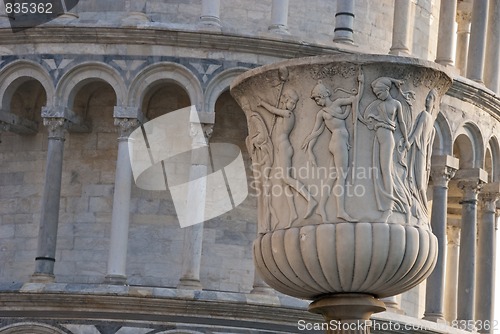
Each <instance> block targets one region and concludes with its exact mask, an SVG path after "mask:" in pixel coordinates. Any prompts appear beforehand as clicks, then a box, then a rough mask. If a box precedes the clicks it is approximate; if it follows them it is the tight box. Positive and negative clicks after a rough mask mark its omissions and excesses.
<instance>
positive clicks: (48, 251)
mask: <svg viewBox="0 0 500 334" xmlns="http://www.w3.org/2000/svg"><path fill="white" fill-rule="evenodd" d="M43 124H44V125H45V126H46V127H47V129H48V132H49V135H48V146H47V163H46V165H45V185H44V188H43V196H42V208H41V209H42V211H41V218H40V227H39V232H38V249H37V253H36V258H35V272H34V274H33V275H32V277H31V281H32V282H53V281H54V280H55V277H54V263H55V262H56V259H55V256H56V243H57V225H58V223H59V204H60V201H61V180H62V167H63V152H64V140H65V138H64V136H65V132H66V128H67V121H66V119H65V118H63V117H57V118H43Z"/></svg>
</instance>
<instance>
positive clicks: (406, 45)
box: [389, 0, 412, 56]
mask: <svg viewBox="0 0 500 334" xmlns="http://www.w3.org/2000/svg"><path fill="white" fill-rule="evenodd" d="M411 12H412V1H411V0H395V1H394V18H393V27H392V46H391V50H390V51H389V54H391V55H397V56H409V55H410V34H411V31H412V30H411V21H412V20H411Z"/></svg>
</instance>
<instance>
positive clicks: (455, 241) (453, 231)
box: [444, 223, 460, 321]
mask: <svg viewBox="0 0 500 334" xmlns="http://www.w3.org/2000/svg"><path fill="white" fill-rule="evenodd" d="M459 225H460V224H459V223H457V224H453V223H451V224H450V223H448V225H447V228H446V229H447V233H446V234H447V237H448V249H447V258H446V292H445V300H446V303H445V309H444V316H445V318H446V320H447V321H453V320H456V319H457V286H458V258H459V256H458V254H459V250H460V226H459Z"/></svg>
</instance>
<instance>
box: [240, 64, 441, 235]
mask: <svg viewBox="0 0 500 334" xmlns="http://www.w3.org/2000/svg"><path fill="white" fill-rule="evenodd" d="M291 64H293V62H291ZM301 66H303V67H300V66H299V67H295V66H294V65H291V66H286V67H285V66H279V67H278V66H277V67H275V68H273V69H272V70H266V69H265V68H264V69H262V70H260V71H261V73H260V74H259V76H260V79H259V80H257V79H254V80H243V81H242V82H241V83H240V84H239V87H238V89H236V90H235V91H234V93H235V95H236V98H237V100H238V99H239V102H240V105H241V106H242V108H243V110H244V111H245V113H246V115H247V119H248V122H249V138H248V143H247V145H248V150H249V152H250V155H251V157H252V160H253V162H254V165H253V166H254V168H255V169H256V170H254V176H255V180H256V181H257V182H256V183H255V184H256V185H258V186H257V188H258V189H257V190H258V193H260V194H262V195H263V196H261V197H262V199H259V203H260V206H259V207H260V209H259V217H260V218H259V221H261V222H262V224H261V226H260V227H259V231H260V233H265V232H266V231H269V230H271V231H273V230H277V229H287V228H290V227H292V226H304V225H307V224H310V223H314V224H321V223H323V224H325V223H333V222H335V223H342V222H358V223H363V222H377V223H384V222H385V223H387V222H392V223H398V224H407V225H420V226H422V227H426V228H428V227H429V216H430V212H429V207H428V203H427V202H428V199H427V195H426V191H427V184H428V180H429V177H430V156H431V150H432V142H433V140H434V127H433V125H434V121H435V118H436V114H437V112H438V105H439V99H440V96H442V95H443V93H444V91H445V90H446V88H447V87H448V86H449V84H450V81H449V78H448V77H447V76H446V74H444V73H441V72H439V71H436V70H434V69H432V68H417V67H415V68H413V69H412V70H408V68H407V67H405V66H403V65H397V66H393V67H392V64H383V65H382V66H380V67H375V66H374V65H372V64H368V63H362V62H361V63H359V64H358V63H352V62H337V63H332V64H313V65H312V66H310V67H307V65H305V64H304V65H301ZM256 71H257V72H258V70H256ZM264 87H265V88H264ZM429 87H430V88H429ZM250 92H251V93H250ZM239 96H240V97H239ZM244 96H247V97H248V98H246V97H244ZM250 96H251V98H250Z"/></svg>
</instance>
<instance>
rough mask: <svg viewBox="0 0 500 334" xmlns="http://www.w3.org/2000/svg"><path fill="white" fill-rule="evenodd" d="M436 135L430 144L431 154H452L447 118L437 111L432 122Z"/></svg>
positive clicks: (451, 141)
mask: <svg viewBox="0 0 500 334" xmlns="http://www.w3.org/2000/svg"><path fill="white" fill-rule="evenodd" d="M434 129H436V137H435V139H434V143H433V145H432V154H433V155H451V154H453V140H452V135H451V128H450V124H449V123H448V120H447V119H446V118H445V117H444V115H443V114H442V113H441V112H439V113H438V114H437V117H436V121H435V123H434Z"/></svg>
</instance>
